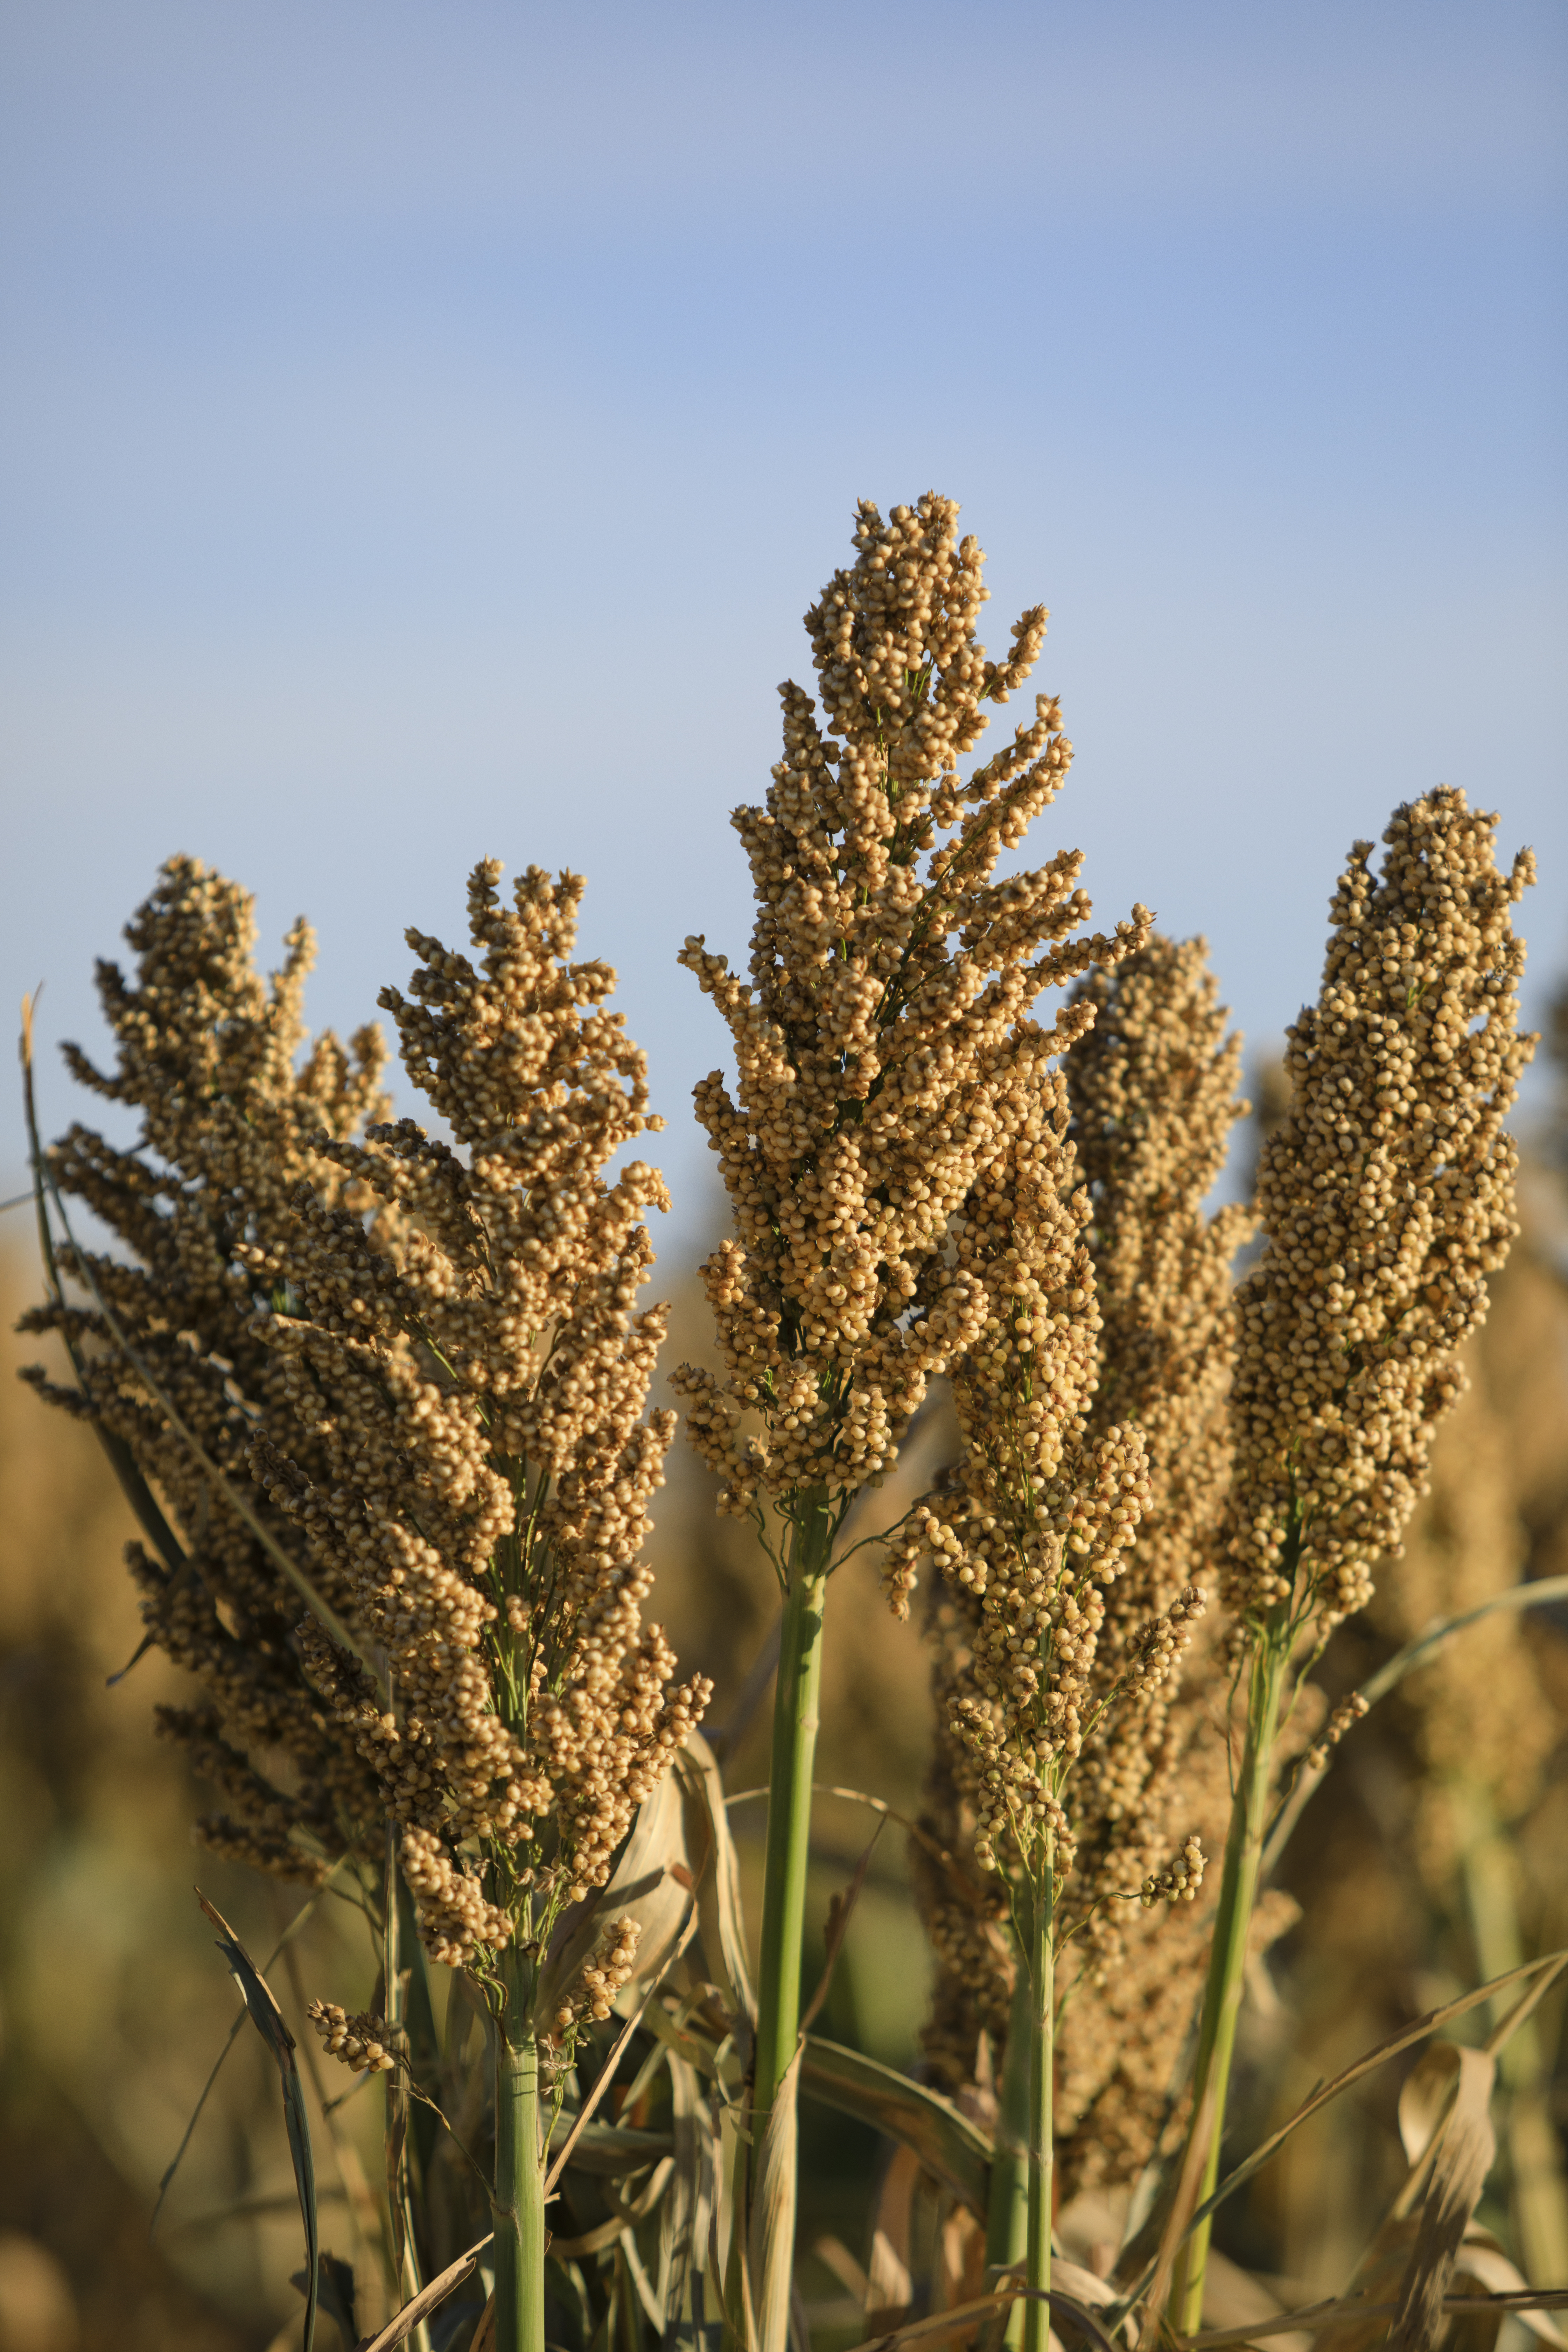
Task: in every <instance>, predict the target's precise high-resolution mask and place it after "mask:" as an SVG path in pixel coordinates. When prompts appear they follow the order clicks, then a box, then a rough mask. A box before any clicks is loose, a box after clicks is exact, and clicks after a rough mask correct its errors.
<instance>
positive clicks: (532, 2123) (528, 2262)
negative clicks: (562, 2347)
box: [495, 1950, 545, 2352]
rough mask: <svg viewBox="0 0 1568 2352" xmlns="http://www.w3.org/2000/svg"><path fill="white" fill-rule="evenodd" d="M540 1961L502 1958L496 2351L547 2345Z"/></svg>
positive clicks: (530, 2350)
mask: <svg viewBox="0 0 1568 2352" xmlns="http://www.w3.org/2000/svg"><path fill="white" fill-rule="evenodd" d="M536 1973H537V1971H536V1969H535V1967H534V1964H533V1963H532V1961H531V1960H528V1959H525V1958H523V1957H522V1956H521V1954H520V1953H516V1952H512V1951H510V1950H509V1951H507V1952H505V1953H503V1954H502V1956H501V1961H500V1976H501V1982H502V1985H503V1986H504V1988H505V1992H506V2003H505V2007H504V2009H503V2010H502V2011H501V2013H500V2016H499V2017H498V2018H497V2021H496V2037H495V2042H496V2194H495V2218H496V2233H495V2261H496V2296H495V2302H496V2329H495V2343H496V2352H544V2244H545V2229H544V2161H543V2151H542V2147H541V2136H540V2099H539V2043H538V2041H537V2039H536V2037H535V2034H534V2031H533V2000H534V1990H535V1985H534V1979H535V1976H536Z"/></svg>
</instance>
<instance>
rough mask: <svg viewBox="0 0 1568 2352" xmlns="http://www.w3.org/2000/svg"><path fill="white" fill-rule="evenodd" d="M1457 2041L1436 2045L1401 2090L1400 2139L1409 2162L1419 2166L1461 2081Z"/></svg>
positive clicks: (1406, 2080) (1417, 2063) (1427, 2053)
mask: <svg viewBox="0 0 1568 2352" xmlns="http://www.w3.org/2000/svg"><path fill="white" fill-rule="evenodd" d="M1459 2059H1460V2052H1459V2048H1458V2043H1457V2042H1434V2043H1433V2044H1432V2047H1431V2048H1430V2050H1423V2052H1422V2053H1421V2055H1420V2057H1419V2058H1418V2059H1417V2060H1416V2061H1415V2065H1414V2066H1412V2068H1411V2069H1410V2072H1409V2074H1406V2076H1405V2080H1404V2082H1403V2084H1401V2085H1400V2091H1399V2137H1400V2138H1401V2139H1402V2140H1403V2141H1404V2142H1405V2160H1406V2162H1407V2163H1409V2164H1412V2165H1415V2164H1419V2163H1420V2161H1421V2158H1423V2157H1424V2156H1425V2155H1426V2150H1427V2148H1428V2147H1430V2146H1431V2144H1432V2139H1433V2136H1434V2134H1435V2133H1436V2130H1437V2128H1438V2126H1439V2125H1440V2124H1441V2123H1442V2121H1443V2118H1444V2117H1445V2116H1447V2112H1448V2108H1449V2105H1450V2103H1451V2102H1452V2099H1453V2096H1454V2089H1455V2085H1456V2084H1457V2083H1458V2079H1459Z"/></svg>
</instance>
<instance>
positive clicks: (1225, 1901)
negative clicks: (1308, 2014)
mask: <svg viewBox="0 0 1568 2352" xmlns="http://www.w3.org/2000/svg"><path fill="white" fill-rule="evenodd" d="M1291 1640H1292V1628H1291V1625H1290V1621H1289V1606H1288V1604H1283V1603H1282V1604H1281V1605H1280V1606H1279V1607H1278V1608H1276V1609H1274V1610H1272V1611H1271V1612H1269V1615H1268V1618H1267V1620H1266V1621H1265V1622H1264V1625H1263V1627H1262V1630H1261V1631H1260V1632H1259V1633H1258V1639H1257V1643H1256V1645H1255V1647H1254V1649H1253V1653H1252V1671H1251V1675H1250V1677H1249V1680H1248V1683H1247V1743H1246V1746H1245V1747H1244V1748H1243V1750H1242V1758H1241V1773H1240V1777H1239V1779H1238V1780H1237V1788H1236V1796H1235V1798H1234V1800H1233V1801H1232V1804H1231V1809H1230V1830H1229V1833H1228V1835H1227V1836H1226V1846H1225V1869H1224V1872H1223V1874H1222V1876H1221V1878H1220V1888H1219V1903H1218V1906H1217V1907H1216V1909H1215V1927H1214V1943H1213V1945H1212V1947H1211V1948H1210V1951H1209V1970H1208V1981H1207V1983H1206V1985H1205V1989H1204V2010H1203V2021H1202V2022H1201V2024H1200V2025H1199V2028H1198V2048H1197V2059H1196V2063H1195V2064H1194V2069H1193V2114H1192V2122H1191V2124H1190V2126H1189V2127H1188V2128H1189V2130H1191V2131H1194V2132H1195V2131H1197V2130H1198V2129H1200V2128H1201V2127H1203V2126H1204V2123H1205V2116H1204V2110H1205V2105H1206V2106H1207V2107H1208V2110H1209V2112H1208V2117H1207V2126H1206V2128H1207V2132H1208V2154H1207V2156H1206V2158H1205V2163H1204V2170H1203V2179H1202V2181H1201V2182H1200V2184H1199V2188H1198V2198H1197V2201H1198V2203H1199V2204H1200V2205H1201V2204H1202V2203H1203V2201H1204V2200H1205V2198H1206V2197H1207V2196H1209V2195H1210V2194H1211V2192H1212V2191H1213V2189H1214V2187H1215V2182H1216V2181H1217V2180H1218V2179H1219V2151H1220V2142H1221V2140H1222V2138H1223V2137H1224V2134H1225V2103H1226V2092H1227V2091H1228V2089H1229V2086H1230V2064H1231V2059H1232V2056H1233V2055H1234V2053H1235V2050H1236V2026H1237V2017H1238V2016H1239V2014H1240V2011H1241V1995H1242V1990H1243V1986H1244V1982H1245V1979H1246V1975H1247V1934H1248V1930H1249V1929H1250V1927H1251V1925H1252V1914H1253V1910H1254V1908H1255V1906H1256V1905H1257V1902H1258V1864H1259V1863H1260V1861H1261V1859H1262V1853H1263V1833H1264V1831H1265V1829H1266V1828H1267V1826H1268V1780H1269V1772H1270V1769H1271V1767H1272V1765H1273V1761H1274V1742H1275V1738H1276V1736H1277V1734H1278V1732H1279V1702H1280V1698H1281V1696H1282V1695H1283V1693H1284V1688H1285V1675H1286V1669H1287V1667H1288V1665H1289V1659H1290V1644H1291ZM1210 2229H1211V2221H1200V2222H1199V2224H1198V2226H1197V2228H1196V2229H1195V2230H1194V2231H1193V2233H1192V2235H1191V2237H1190V2238H1189V2239H1188V2240H1187V2242H1186V2244H1185V2245H1184V2247H1183V2248H1182V2251H1181V2253H1180V2254H1179V2255H1178V2256H1177V2259H1176V2268H1175V2274H1174V2278H1173V2283H1172V2291H1171V2309H1172V2314H1173V2324H1174V2326H1176V2327H1177V2328H1178V2329H1179V2330H1180V2331H1181V2332H1182V2333H1183V2334H1184V2335H1192V2334H1193V2333H1194V2331H1195V2330H1196V2328H1197V2327H1198V2326H1200V2324H1201V2319H1202V2314H1203V2307H1204V2278H1205V2273H1206V2271H1207V2269H1208V2252H1209V2234H1210Z"/></svg>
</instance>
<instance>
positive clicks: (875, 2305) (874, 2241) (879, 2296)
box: [866, 2147, 921, 2335]
mask: <svg viewBox="0 0 1568 2352" xmlns="http://www.w3.org/2000/svg"><path fill="white" fill-rule="evenodd" d="M920 2178H921V2160H920V2158H919V2157H918V2156H917V2155H916V2154H915V2152H914V2150H913V2148H910V2147H900V2148H895V2149H894V2151H893V2158H892V2161H891V2163H890V2164H889V2166H888V2168H887V2169H886V2171H885V2172H884V2173H883V2175H882V2186H881V2189H880V2191H879V2194H878V2198H877V2210H876V2211H875V2213H874V2214H873V2216H872V2221H871V2262H870V2267H869V2269H868V2273H867V2276H866V2327H867V2332H868V2334H869V2333H870V2332H871V2331H872V2330H875V2331H876V2333H877V2334H878V2335H882V2334H885V2333H886V2331H887V2330H888V2329H889V2328H890V2327H897V2326H898V2325H899V2323H900V2320H902V2319H903V2318H904V2317H906V2315H908V2314H909V2312H910V2310H911V2309H912V2308H913V2305H914V2299H915V2290H914V2282H913V2280H912V2279H911V2278H910V2241H911V2239H912V2236H913V2226H912V2225H913V2219H914V2216H913V2206H914V2199H915V2189H916V2187H917V2185H918V2183H919V2181H920Z"/></svg>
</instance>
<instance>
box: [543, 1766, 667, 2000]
mask: <svg viewBox="0 0 1568 2352" xmlns="http://www.w3.org/2000/svg"><path fill="white" fill-rule="evenodd" d="M702 1858H703V1850H702V1849H701V1848H700V1849H699V1852H698V1861H699V1863H700V1861H701V1860H702ZM678 1871H679V1873H680V1875H679V1877H678V1876H677V1875H675V1874H676V1872H678ZM693 1875H694V1874H693V1873H692V1870H691V1856H690V1853H689V1850H688V1843H687V1835H686V1818H685V1807H684V1806H683V1804H682V1802H681V1791H680V1788H679V1783H678V1782H677V1780H676V1779H675V1775H674V1774H673V1773H672V1772H667V1773H666V1774H665V1775H664V1777H663V1778H662V1779H661V1780H660V1781H659V1783H658V1787H657V1788H656V1789H655V1790H654V1791H653V1794H652V1795H651V1796H650V1797H648V1798H647V1801H645V1802H644V1803H643V1804H642V1805H640V1806H639V1807H638V1809H637V1819H636V1821H635V1822H633V1823H632V1828H631V1834H630V1835H629V1836H628V1838H627V1839H626V1843H625V1845H624V1846H623V1847H622V1848H621V1852H620V1856H619V1858H618V1860H617V1861H616V1867H615V1870H614V1873H613V1874H612V1875H611V1877H610V1879H609V1881H608V1883H607V1884H606V1885H605V1886H603V1887H602V1888H601V1889H600V1890H599V1892H598V1893H597V1894H596V1895H595V1896H594V1898H593V1900H592V1901H591V1902H586V1903H578V1904H574V1905H573V1906H572V1908H571V1909H570V1910H569V1911H568V1912H566V1913H565V1915H564V1916H563V1918H562V1919H561V1921H560V1923H559V1924H558V1926H557V1927H556V1930H555V1933H554V1934H553V1936H552V1937H551V1939H550V1950H549V1952H548V1954H547V1955H546V1957H545V1961H544V1965H543V1967H542V1969H541V1970H540V1972H539V1993H538V1997H537V1999H536V2000H535V2002H534V2017H535V2020H536V2021H538V2022H539V2023H540V2024H541V2025H542V2026H548V2025H549V2024H551V2023H552V2021H553V2020H554V2016H555V2012H556V2011H557V2010H558V2009H559V2008H560V2006H561V2003H562V2001H563V1999H564V1997H565V1995H566V1993H567V1991H568V1990H570V1988H571V1986H572V1984H573V1983H574V1980H575V1979H576V1978H577V1977H578V1976H579V1975H580V1974H581V1973H582V1969H583V1966H584V1962H585V1961H586V1959H587V1958H588V1957H589V1955H590V1953H591V1952H592V1951H593V1949H594V1947H595V1944H596V1943H597V1942H598V1940H599V1937H600V1936H601V1935H602V1934H603V1932H604V1930H605V1927H606V1926H607V1925H608V1924H609V1922H610V1921H611V1920H614V1919H635V1920H636V1921H637V1927H638V1930H639V1933H638V1937H637V1963H636V1969H635V1971H634V1976H633V1979H632V1980H633V1982H634V1983H637V1984H646V1983H647V1982H648V1980H649V1979H654V1978H658V1977H659V1976H662V1975H663V1973H664V1970H665V1969H666V1967H667V1966H668V1960H669V1956H670V1952H671V1949H672V1948H673V1946H674V1944H675V1942H676V1939H677V1938H678V1937H679V1934H680V1930H681V1927H682V1925H683V1924H684V1922H685V1918H686V1914H687V1910H688V1908H689V1904H690V1900H691V1897H690V1893H689V1884H690V1881H691V1878H692V1877H693Z"/></svg>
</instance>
